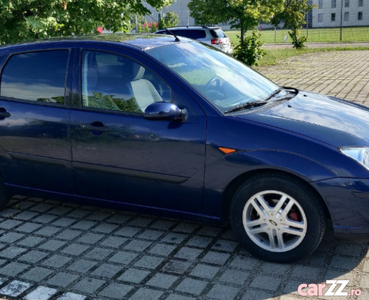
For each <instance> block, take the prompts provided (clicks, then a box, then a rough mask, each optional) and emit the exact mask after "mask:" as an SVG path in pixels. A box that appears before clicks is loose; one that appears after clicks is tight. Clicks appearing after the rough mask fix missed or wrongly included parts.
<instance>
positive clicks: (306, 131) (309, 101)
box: [235, 91, 369, 147]
mask: <svg viewBox="0 0 369 300" xmlns="http://www.w3.org/2000/svg"><path fill="white" fill-rule="evenodd" d="M235 117H236V118H243V119H249V120H252V121H255V122H258V123H263V124H266V125H269V126H273V127H277V128H280V129H283V130H285V131H289V132H293V133H295V134H299V135H304V136H307V137H310V138H313V139H315V140H319V141H321V142H323V143H327V144H330V145H332V146H334V147H341V146H369V109H368V108H366V107H363V106H361V105H356V104H354V103H351V102H348V101H345V100H342V99H338V98H334V97H329V96H323V95H320V94H315V93H310V92H304V91H300V92H299V94H298V95H296V96H295V97H294V98H293V99H291V100H289V101H285V102H283V103H281V102H277V101H274V102H272V103H270V104H267V105H266V106H264V107H262V108H260V109H256V110H255V111H254V112H249V113H245V114H239V115H235Z"/></svg>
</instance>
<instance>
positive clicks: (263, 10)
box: [188, 0, 284, 63]
mask: <svg viewBox="0 0 369 300" xmlns="http://www.w3.org/2000/svg"><path fill="white" fill-rule="evenodd" d="M283 3H284V0H192V1H191V2H190V3H189V4H188V7H189V9H190V11H191V12H190V15H191V17H193V18H194V19H195V20H196V22H197V23H199V24H202V25H205V24H217V23H221V22H229V23H230V24H231V28H236V29H240V31H241V35H240V36H239V39H240V46H239V47H238V48H237V49H236V50H240V51H242V52H243V54H242V55H240V56H239V58H242V57H245V55H244V54H245V53H247V52H248V51H247V49H245V47H247V45H254V46H255V47H259V49H260V47H261V43H260V35H258V34H256V33H255V32H254V34H253V35H252V38H253V39H259V40H257V41H250V40H248V41H246V40H245V36H246V32H247V31H248V30H250V29H254V28H255V27H257V25H258V24H259V22H260V21H265V22H268V21H270V20H271V19H272V18H273V17H274V15H275V13H276V12H279V11H282V9H283ZM254 49H256V48H254ZM235 54H236V56H237V52H236V53H235ZM257 56H258V57H259V55H257ZM243 61H244V62H246V61H245V60H243ZM246 63H247V62H246Z"/></svg>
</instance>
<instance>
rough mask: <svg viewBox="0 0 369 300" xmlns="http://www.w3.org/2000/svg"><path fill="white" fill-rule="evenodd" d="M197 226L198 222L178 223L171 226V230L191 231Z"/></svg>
mask: <svg viewBox="0 0 369 300" xmlns="http://www.w3.org/2000/svg"><path fill="white" fill-rule="evenodd" d="M199 227H200V225H199V224H192V223H179V224H178V225H177V226H176V227H174V228H173V231H174V232H182V233H193V232H194V231H195V230H196V229H197V228H199Z"/></svg>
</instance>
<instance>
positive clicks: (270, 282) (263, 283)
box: [250, 275, 282, 291]
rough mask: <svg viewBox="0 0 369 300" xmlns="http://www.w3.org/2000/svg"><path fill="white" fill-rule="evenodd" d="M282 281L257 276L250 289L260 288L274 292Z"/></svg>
mask: <svg viewBox="0 0 369 300" xmlns="http://www.w3.org/2000/svg"><path fill="white" fill-rule="evenodd" d="M281 282H282V280H281V279H279V278H275V277H270V276H265V275H258V276H256V277H255V279H254V280H253V281H252V282H251V284H250V287H253V288H260V289H264V290H269V291H276V290H278V288H279V285H280V284H281Z"/></svg>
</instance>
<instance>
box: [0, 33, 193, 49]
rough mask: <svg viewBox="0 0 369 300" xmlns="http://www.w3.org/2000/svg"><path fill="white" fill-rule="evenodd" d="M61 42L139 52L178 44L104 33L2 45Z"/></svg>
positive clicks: (166, 39) (160, 38) (147, 36)
mask: <svg viewBox="0 0 369 300" xmlns="http://www.w3.org/2000/svg"><path fill="white" fill-rule="evenodd" d="M191 41H192V40H190V39H186V38H181V42H191ZM63 42H108V43H113V44H117V45H122V44H124V45H128V46H131V47H134V48H139V49H141V50H147V49H151V48H156V47H160V46H165V45H168V44H173V43H178V42H179V41H176V40H175V38H174V37H171V36H170V35H166V36H160V35H156V34H125V33H106V34H105V33H104V34H99V35H84V36H70V37H58V38H49V39H40V40H36V41H29V42H24V43H17V44H7V45H2V46H1V48H0V49H1V50H2V49H4V48H11V47H14V46H22V45H32V44H56V43H58V44H63Z"/></svg>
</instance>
